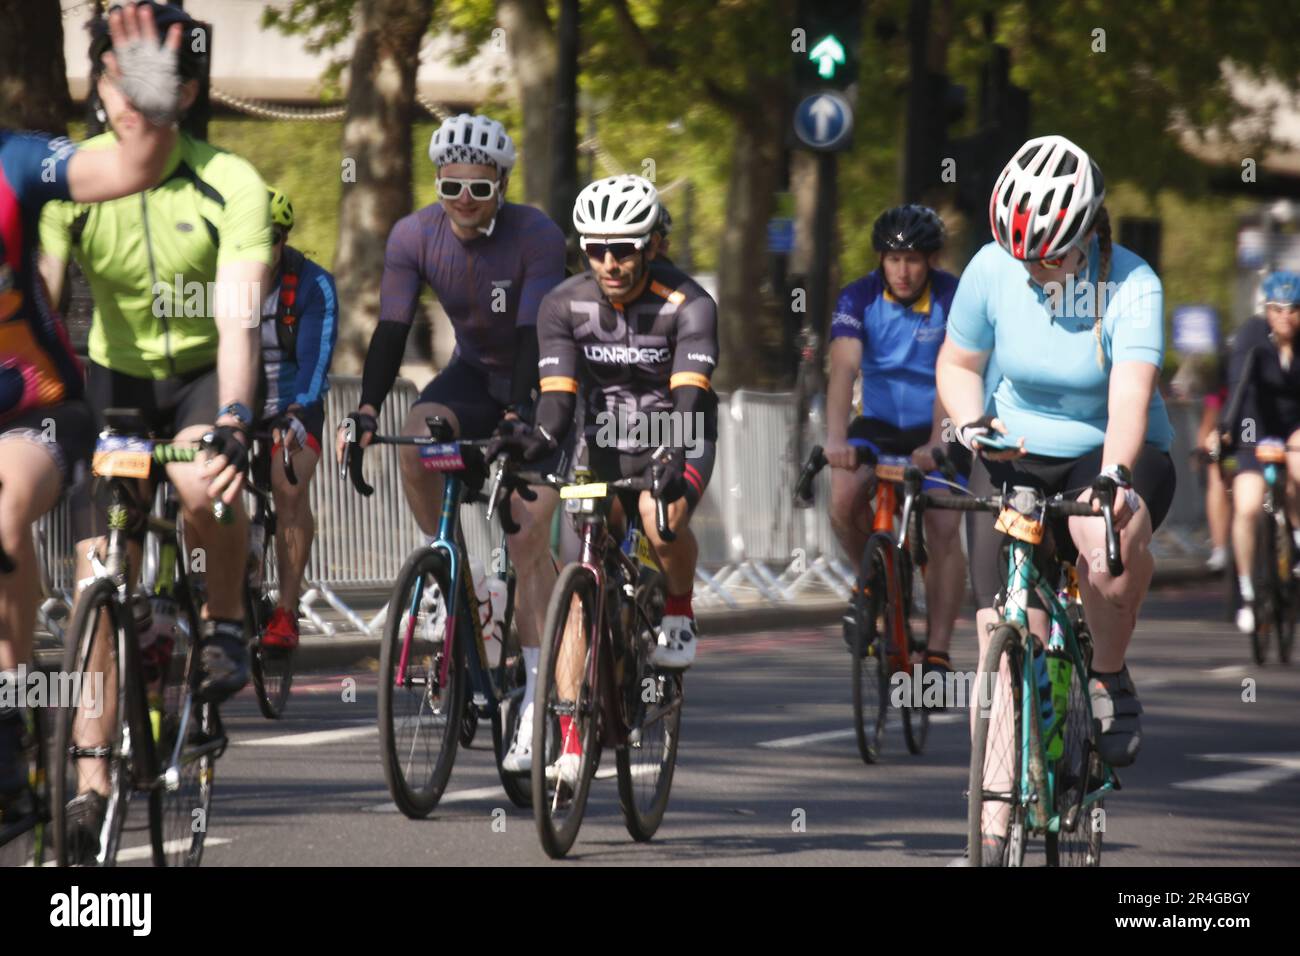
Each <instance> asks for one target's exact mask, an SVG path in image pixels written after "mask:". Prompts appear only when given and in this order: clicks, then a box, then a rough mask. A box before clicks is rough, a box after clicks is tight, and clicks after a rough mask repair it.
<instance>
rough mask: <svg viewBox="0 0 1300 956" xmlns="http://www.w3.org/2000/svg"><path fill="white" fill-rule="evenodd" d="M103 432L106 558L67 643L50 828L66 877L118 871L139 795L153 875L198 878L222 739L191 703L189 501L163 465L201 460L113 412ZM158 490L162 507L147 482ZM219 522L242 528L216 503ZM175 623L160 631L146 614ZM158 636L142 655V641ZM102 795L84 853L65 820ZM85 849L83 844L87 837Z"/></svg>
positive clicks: (98, 462)
mask: <svg viewBox="0 0 1300 956" xmlns="http://www.w3.org/2000/svg"><path fill="white" fill-rule="evenodd" d="M104 418H105V420H106V422H107V423H108V427H107V428H106V429H105V430H104V432H103V433H102V434H101V435H100V436H99V438H98V441H97V443H96V446H95V454H94V459H93V464H92V471H93V473H94V475H95V476H96V478H97V479H98V481H97V482H96V484H97V486H99V487H100V488H104V487H105V486H106V490H107V496H108V499H109V504H108V545H107V549H106V552H105V556H104V558H103V559H101V558H100V557H99V556H98V555H96V554H92V555H91V564H92V567H93V569H94V577H93V579H92V580H91V581H90V582H89V583H88V584H87V585H86V586H85V588H84V589H83V590H82V592H81V594H80V596H79V597H78V598H77V601H76V605H75V607H74V609H73V613H72V620H71V623H70V624H69V626H68V628H67V631H66V641H65V647H64V657H63V676H64V677H65V678H67V679H70V680H71V681H72V683H73V685H74V686H75V688H76V689H77V690H78V693H77V694H76V699H75V700H73V701H72V702H70V703H69V704H67V705H65V706H61V707H60V708H59V709H58V711H57V713H56V729H55V736H54V760H53V767H52V769H53V785H52V796H51V806H52V817H53V821H54V842H55V846H56V850H57V859H58V862H59V865H61V866H69V865H89V866H112V865H114V864H115V862H116V860H117V856H118V853H119V851H120V849H121V843H122V834H123V830H124V828H125V824H126V819H127V811H128V808H129V806H130V804H131V802H132V801H133V798H134V797H135V796H137V795H147V797H148V800H149V810H148V830H149V838H150V848H151V853H152V858H153V863H154V865H155V866H198V865H199V863H200V861H201V859H202V856H203V845H204V839H205V837H206V835H207V832H208V829H209V827H210V824H211V820H210V810H211V806H212V789H213V781H214V775H215V768H216V762H217V760H218V759H219V758H220V756H221V754H222V753H224V751H225V748H226V742H227V741H226V734H225V731H224V730H223V729H222V726H221V718H220V715H219V713H218V709H217V707H216V705H215V704H209V703H202V702H200V701H198V700H197V699H195V697H194V694H193V690H192V684H193V680H194V678H195V676H196V669H197V667H198V637H199V634H200V618H199V612H198V606H199V605H198V601H197V599H196V593H195V589H194V586H193V582H192V581H191V579H190V577H189V574H188V568H187V563H186V560H185V556H186V555H187V553H188V552H187V550H186V547H185V543H184V533H183V528H182V523H181V522H180V520H179V511H180V502H179V500H178V498H177V497H176V495H175V492H174V490H173V489H172V488H171V485H170V483H168V482H167V481H166V472H165V469H164V466H165V465H167V464H171V463H183V462H192V461H194V460H195V458H196V456H197V455H198V454H199V451H200V450H201V449H202V448H206V447H210V442H209V440H208V438H206V437H205V439H204V442H202V443H200V446H199V447H183V446H181V445H177V444H170V443H167V442H162V441H156V440H154V439H153V438H151V437H148V429H147V428H146V427H145V425H144V423H143V421H142V419H141V418H140V413H139V412H138V411H135V410H133V409H106V410H105V411H104ZM141 480H145V481H147V482H149V483H150V485H149V486H150V487H153V483H154V482H157V488H156V490H155V491H154V492H153V496H152V497H153V502H154V505H153V508H152V509H150V508H149V507H148V505H147V504H146V501H145V500H143V499H142V497H141V493H140V491H139V487H140V486H139V482H140V481H141ZM213 511H214V513H215V514H216V516H217V519H218V520H219V521H223V522H224V521H228V520H233V515H232V514H231V512H230V511H229V509H228V508H226V507H225V506H224V505H222V504H221V502H217V503H215V504H214V506H213ZM141 530H143V531H144V533H145V536H146V539H147V540H146V547H145V549H144V556H143V559H142V564H143V569H142V572H143V573H142V575H141V577H142V582H141V586H140V587H141V590H140V591H137V592H135V593H133V592H132V591H131V587H130V581H131V578H132V573H131V569H130V567H129V564H130V561H131V558H130V554H129V552H128V549H127V543H128V541H129V540H130V539H131V538H132V537H133V535H134V534H136V533H138V532H139V531H141ZM154 599H158V600H159V601H165V602H167V603H168V606H171V607H174V608H175V616H174V618H172V619H171V620H170V621H169V622H168V623H167V624H166V626H165V627H161V626H160V627H155V626H154V623H153V619H152V618H151V608H150V605H151V602H152V601H153V600H154ZM142 633H152V634H153V641H152V643H151V644H150V645H149V647H148V648H147V650H145V649H142V648H141V646H140V634H142ZM86 781H90V782H91V784H92V785H93V783H94V782H100V783H101V784H102V785H104V786H105V788H106V789H107V793H106V794H105V796H106V799H107V804H106V812H105V814H104V818H103V822H102V824H101V825H100V828H99V831H98V834H97V839H92V840H88V841H85V843H83V842H82V841H81V840H78V841H77V842H78V845H76V846H74V845H72V844H73V837H74V832H73V830H72V828H71V827H70V825H69V824H70V821H69V819H68V814H67V804H68V802H69V801H70V800H71V799H72V798H73V797H74V796H75V795H76V794H77V793H78V792H79V791H80V790H82V789H84V788H83V787H82V784H83V783H85V782H86ZM82 836H84V834H82Z"/></svg>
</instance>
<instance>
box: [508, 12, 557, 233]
mask: <svg viewBox="0 0 1300 956" xmlns="http://www.w3.org/2000/svg"><path fill="white" fill-rule="evenodd" d="M497 20H498V22H499V23H500V24H501V26H502V27H504V28H505V31H506V48H507V49H508V50H509V51H510V61H511V64H512V66H513V67H514V71H515V80H516V82H517V84H518V91H519V104H520V106H521V108H522V113H523V120H524V142H523V149H522V150H521V153H522V155H523V163H522V166H523V173H524V202H527V203H531V204H532V205H534V206H538V207H540V208H542V209H547V208H549V206H550V193H551V135H552V129H551V117H552V112H553V109H554V105H555V84H556V70H557V68H558V62H557V60H556V50H555V37H554V36H553V35H552V30H551V20H550V17H548V16H547V14H546V2H545V0H500V2H499V3H498V4H497Z"/></svg>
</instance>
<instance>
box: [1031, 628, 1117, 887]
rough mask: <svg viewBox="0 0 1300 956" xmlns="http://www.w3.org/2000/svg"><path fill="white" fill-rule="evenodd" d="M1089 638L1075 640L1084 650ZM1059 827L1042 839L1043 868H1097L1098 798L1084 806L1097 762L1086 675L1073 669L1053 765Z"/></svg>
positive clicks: (1097, 775)
mask: <svg viewBox="0 0 1300 956" xmlns="http://www.w3.org/2000/svg"><path fill="white" fill-rule="evenodd" d="M1088 641H1089V638H1088V635H1087V633H1086V632H1084V633H1083V634H1082V635H1081V636H1080V643H1081V644H1083V645H1084V646H1087V643H1088ZM1053 766H1054V771H1055V782H1056V807H1055V809H1054V812H1055V813H1056V814H1057V815H1058V816H1059V818H1060V821H1059V829H1058V831H1057V832H1056V833H1052V832H1050V831H1049V832H1048V833H1047V834H1045V836H1044V844H1045V849H1046V852H1047V865H1048V866H1098V865H1099V864H1100V863H1101V839H1102V832H1103V831H1102V829H1101V822H1100V821H1101V819H1102V818H1101V817H1099V816H1097V814H1096V813H1095V811H1096V810H1100V809H1102V802H1101V801H1100V800H1097V801H1094V802H1092V803H1087V802H1086V801H1087V797H1088V794H1089V793H1090V792H1092V790H1093V788H1094V787H1098V786H1100V785H1101V780H1102V777H1101V775H1100V773H1099V771H1100V767H1101V763H1100V758H1099V757H1098V756H1097V742H1096V740H1095V738H1094V737H1093V725H1092V712H1091V707H1090V705H1089V698H1088V675H1087V673H1086V670H1085V672H1083V673H1080V671H1079V668H1078V667H1074V668H1073V673H1072V674H1071V676H1070V696H1069V702H1068V704H1067V705H1066V717H1065V724H1064V726H1063V728H1062V737H1061V755H1060V757H1059V758H1057V759H1056V760H1055V761H1054V762H1053Z"/></svg>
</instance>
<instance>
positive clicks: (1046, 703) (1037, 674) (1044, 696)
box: [1034, 642, 1055, 730]
mask: <svg viewBox="0 0 1300 956" xmlns="http://www.w3.org/2000/svg"><path fill="white" fill-rule="evenodd" d="M1034 680H1035V681H1036V682H1037V683H1038V709H1039V714H1040V715H1041V716H1042V726H1043V729H1044V730H1046V729H1047V728H1049V727H1051V726H1052V721H1053V720H1054V719H1055V718H1054V715H1055V711H1054V710H1053V708H1052V679H1051V678H1050V677H1049V676H1048V674H1047V655H1046V654H1044V653H1043V649H1042V647H1041V646H1039V645H1038V643H1037V642H1035V643H1034Z"/></svg>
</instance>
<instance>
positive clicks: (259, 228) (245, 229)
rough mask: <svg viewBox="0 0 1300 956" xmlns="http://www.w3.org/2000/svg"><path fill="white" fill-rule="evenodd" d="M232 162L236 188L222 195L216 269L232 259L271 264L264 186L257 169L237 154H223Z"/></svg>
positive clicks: (269, 234)
mask: <svg viewBox="0 0 1300 956" xmlns="http://www.w3.org/2000/svg"><path fill="white" fill-rule="evenodd" d="M222 159H223V160H224V161H226V162H229V163H232V164H235V169H234V176H233V177H232V178H234V179H235V180H236V181H237V182H238V187H237V188H234V189H230V190H229V191H228V194H227V195H226V196H225V201H226V204H225V206H223V207H222V210H221V223H220V226H219V227H218V228H219V231H220V234H221V248H219V249H218V250H217V268H218V269H220V268H221V267H222V266H224V265H228V264H230V263H232V262H257V263H261V264H262V265H264V266H266V267H267V268H268V269H269V268H270V267H271V260H272V258H273V253H272V251H271V205H270V203H268V202H267V201H266V196H267V188H266V183H265V182H263V181H262V177H261V176H259V175H258V174H257V170H256V169H254V168H253V165H252V163H249V162H247V161H245V160H243V159H240V158H239V157H238V156H233V155H226V156H224V157H222Z"/></svg>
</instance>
